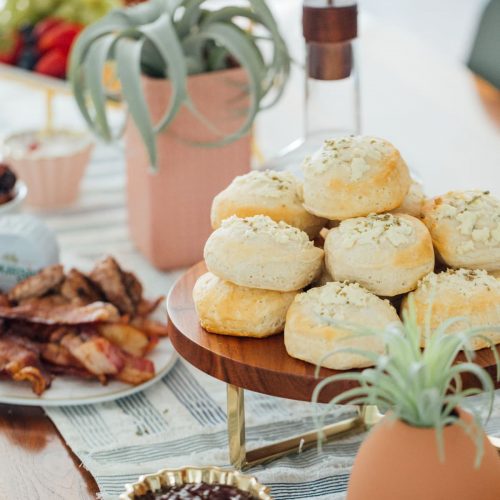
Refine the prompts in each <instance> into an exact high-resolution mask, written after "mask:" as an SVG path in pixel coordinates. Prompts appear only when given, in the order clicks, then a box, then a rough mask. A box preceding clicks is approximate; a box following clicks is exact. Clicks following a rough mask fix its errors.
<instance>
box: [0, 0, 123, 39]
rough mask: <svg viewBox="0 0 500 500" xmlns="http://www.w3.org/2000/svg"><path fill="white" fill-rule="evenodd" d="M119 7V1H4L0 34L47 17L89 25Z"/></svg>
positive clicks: (0, 14)
mask: <svg viewBox="0 0 500 500" xmlns="http://www.w3.org/2000/svg"><path fill="white" fill-rule="evenodd" d="M120 5H121V2H120V0H6V1H5V5H4V7H3V9H2V11H1V12H0V32H1V31H6V30H12V29H18V28H19V27H20V26H21V25H23V24H32V25H34V24H36V23H37V22H38V21H40V20H41V19H44V18H46V17H49V16H56V17H60V18H61V19H64V20H67V21H73V22H77V23H81V24H89V23H92V22H94V21H96V20H97V19H99V18H100V17H102V16H104V15H105V14H106V13H107V12H109V11H110V10H111V9H112V8H114V7H118V6H120Z"/></svg>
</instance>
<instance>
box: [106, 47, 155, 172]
mask: <svg viewBox="0 0 500 500" xmlns="http://www.w3.org/2000/svg"><path fill="white" fill-rule="evenodd" d="M143 43H144V41H143V40H132V39H129V38H120V39H119V40H118V41H117V42H116V48H115V53H116V62H117V66H118V75H119V77H120V80H121V82H122V92H123V96H124V98H125V100H126V101H127V103H128V110H129V112H130V114H131V116H132V118H133V120H134V122H135V123H136V125H137V129H138V130H139V133H140V134H141V136H142V139H143V140H144V145H145V147H146V149H147V151H148V153H149V158H150V160H151V168H152V170H153V171H154V170H155V168H156V165H157V156H156V155H157V152H156V135H155V132H154V128H153V124H152V122H151V117H150V116H149V109H148V106H147V102H146V99H145V97H144V93H143V91H142V83H141V77H140V75H141V74H140V64H141V52H142V47H143Z"/></svg>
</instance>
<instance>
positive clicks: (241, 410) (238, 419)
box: [227, 384, 246, 469]
mask: <svg viewBox="0 0 500 500" xmlns="http://www.w3.org/2000/svg"><path fill="white" fill-rule="evenodd" d="M227 430H228V435H229V460H230V461H231V464H232V465H233V466H234V467H235V468H236V469H242V468H243V467H244V465H245V462H246V447H245V397H244V393H243V389H241V388H240V387H236V386H235V385H231V384H227Z"/></svg>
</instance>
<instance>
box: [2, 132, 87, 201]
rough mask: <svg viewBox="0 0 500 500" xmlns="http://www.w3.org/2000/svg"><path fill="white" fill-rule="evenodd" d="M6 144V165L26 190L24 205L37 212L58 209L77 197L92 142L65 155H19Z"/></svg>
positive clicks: (14, 136) (7, 142)
mask: <svg viewBox="0 0 500 500" xmlns="http://www.w3.org/2000/svg"><path fill="white" fill-rule="evenodd" d="M17 135H22V134H16V135H13V136H11V137H10V138H9V139H7V141H6V145H7V148H6V152H5V162H6V163H8V164H9V165H10V166H11V167H12V169H13V170H14V171H15V172H16V174H17V175H18V176H19V178H20V179H22V180H23V181H24V182H25V183H26V186H27V187H28V195H27V197H26V203H27V204H28V205H30V206H32V207H36V208H40V209H57V208H61V207H64V206H67V205H70V204H72V203H74V202H75V201H76V199H77V198H78V192H79V188H80V182H81V179H82V177H83V174H84V172H85V169H86V168H87V165H88V163H89V161H90V155H91V153H92V148H93V146H92V143H91V142H90V141H86V142H85V143H84V144H82V146H81V147H80V148H78V149H75V150H73V151H71V150H70V151H68V153H67V154H64V155H53V156H30V155H26V156H22V155H19V154H14V153H12V154H11V152H10V149H9V147H8V144H9V141H10V140H12V139H15V138H16V136H17Z"/></svg>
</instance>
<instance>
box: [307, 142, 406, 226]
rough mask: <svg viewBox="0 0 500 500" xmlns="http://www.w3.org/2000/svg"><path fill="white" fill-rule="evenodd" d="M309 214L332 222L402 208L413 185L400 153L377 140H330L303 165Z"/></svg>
mask: <svg viewBox="0 0 500 500" xmlns="http://www.w3.org/2000/svg"><path fill="white" fill-rule="evenodd" d="M302 170H303V172H304V185H303V196H304V206H305V208H306V210H307V211H309V212H311V213H312V214H315V215H317V216H319V217H326V218H327V219H330V220H344V219H349V218H351V217H360V216H361V217H362V216H365V215H368V214H371V213H382V212H387V211H388V210H392V209H394V208H396V207H399V206H400V205H401V204H402V203H403V200H404V198H405V196H406V194H407V193H408V190H409V187H410V174H409V172H408V167H407V166H406V163H405V162H404V160H403V158H402V157H401V155H400V153H399V151H398V150H397V149H396V148H395V147H394V146H393V145H392V144H390V143H389V142H387V141H385V140H383V139H377V138H375V137H362V136H360V137H345V138H342V139H332V140H329V141H325V142H324V144H323V146H322V147H321V149H320V150H319V151H317V152H316V153H315V154H313V155H312V156H310V157H307V158H306V159H305V160H304V163H303V164H302Z"/></svg>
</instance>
